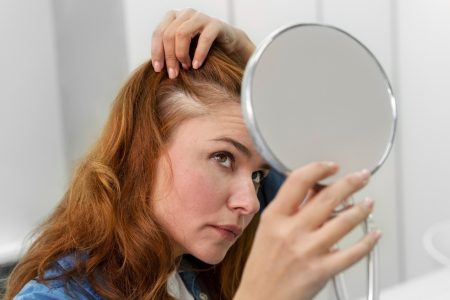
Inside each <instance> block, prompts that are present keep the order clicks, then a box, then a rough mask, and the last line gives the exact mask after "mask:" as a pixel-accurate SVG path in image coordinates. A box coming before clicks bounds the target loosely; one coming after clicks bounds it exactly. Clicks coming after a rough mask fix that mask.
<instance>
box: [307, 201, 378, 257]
mask: <svg viewBox="0 0 450 300" xmlns="http://www.w3.org/2000/svg"><path fill="white" fill-rule="evenodd" d="M372 210H373V200H372V199H370V198H366V199H365V200H364V201H362V202H361V203H358V204H357V205H354V206H352V207H351V208H349V209H347V210H345V211H343V212H342V213H340V214H339V215H338V216H337V217H335V218H333V219H332V220H330V221H328V222H327V223H325V224H324V225H323V226H322V227H321V228H320V229H319V230H317V233H316V235H315V241H316V243H317V245H316V246H315V249H317V251H319V252H321V253H325V252H328V250H329V249H330V248H331V247H332V246H333V245H335V244H336V243H337V242H339V240H341V239H342V238H343V237H344V236H345V235H346V234H347V233H349V232H350V231H352V230H353V229H354V228H355V227H356V226H357V225H359V224H360V223H361V222H363V221H364V220H365V219H367V217H368V216H369V214H370V213H371V212H372Z"/></svg>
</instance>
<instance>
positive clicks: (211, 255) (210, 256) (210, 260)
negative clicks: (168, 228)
mask: <svg viewBox="0 0 450 300" xmlns="http://www.w3.org/2000/svg"><path fill="white" fill-rule="evenodd" d="M227 252H228V249H226V250H221V251H210V252H206V253H205V252H201V253H195V254H192V255H193V256H195V257H196V258H197V259H199V260H201V261H202V262H204V263H206V264H209V265H217V264H219V263H220V262H222V260H223V259H224V258H225V255H226V254H227Z"/></svg>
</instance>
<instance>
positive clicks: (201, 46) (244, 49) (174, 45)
mask: <svg viewBox="0 0 450 300" xmlns="http://www.w3.org/2000/svg"><path fill="white" fill-rule="evenodd" d="M197 35H199V39H198V44H197V48H196V49H195V54H194V57H193V59H192V61H191V58H190V57H189V47H190V44H191V40H192V39H193V38H194V37H195V36H197ZM214 41H216V42H218V43H220V44H222V46H223V47H224V49H225V50H226V51H227V52H228V53H230V54H231V53H238V54H239V55H240V56H241V57H242V58H243V59H244V60H245V61H247V60H248V58H249V57H250V55H251V54H252V53H253V51H254V49H255V45H254V44H253V43H252V41H251V40H250V39H249V38H248V37H247V35H246V34H245V33H244V32H243V31H242V30H240V29H238V28H235V27H233V26H231V25H229V24H227V23H225V22H223V21H221V20H219V19H215V18H212V17H209V16H207V15H205V14H202V13H200V12H197V11H195V10H193V9H184V10H180V11H169V12H168V13H167V14H166V16H165V18H164V19H163V21H162V22H161V23H160V24H159V25H158V26H157V28H156V30H155V31H154V33H153V37H152V48H151V57H152V65H153V68H154V69H155V71H156V72H160V71H161V70H162V69H163V68H164V65H166V67H167V70H168V73H169V77H170V78H176V77H177V76H178V73H179V66H180V63H181V65H182V67H183V68H184V69H189V68H190V67H192V68H194V69H198V68H199V67H200V66H201V65H202V64H203V62H204V60H205V58H206V56H207V55H208V51H209V49H210V48H211V45H212V43H213V42H214Z"/></svg>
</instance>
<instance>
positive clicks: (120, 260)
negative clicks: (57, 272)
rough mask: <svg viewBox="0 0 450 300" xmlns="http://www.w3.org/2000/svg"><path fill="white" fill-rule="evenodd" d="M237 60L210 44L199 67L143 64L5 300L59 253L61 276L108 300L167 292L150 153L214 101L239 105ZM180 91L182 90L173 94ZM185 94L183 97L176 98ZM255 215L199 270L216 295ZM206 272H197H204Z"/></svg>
mask: <svg viewBox="0 0 450 300" xmlns="http://www.w3.org/2000/svg"><path fill="white" fill-rule="evenodd" d="M243 68H244V63H243V62H242V61H241V60H240V59H239V57H234V56H232V55H227V54H225V53H224V52H223V51H222V50H221V49H220V48H219V47H217V46H213V48H212V49H211V50H210V54H209V56H208V58H207V60H206V61H205V63H204V65H203V66H202V68H200V69H199V70H188V71H186V70H181V71H180V75H179V76H178V78H177V79H175V80H171V79H168V76H167V73H166V72H165V71H163V72H161V73H155V72H154V71H153V68H152V66H151V63H150V62H147V63H145V64H143V65H142V66H141V67H140V68H138V69H137V70H136V71H135V73H134V74H132V76H131V77H130V78H129V80H128V81H127V82H126V83H125V85H124V86H123V88H122V89H121V91H120V92H119V94H118V96H117V98H116V100H115V102H114V104H113V107H112V110H111V113H110V116H109V119H108V121H107V123H106V126H105V128H104V129H103V132H102V135H101V136H100V138H99V139H98V141H97V142H96V144H95V145H94V147H93V148H92V149H91V151H90V152H89V153H88V154H87V155H86V157H85V158H84V159H83V160H82V161H81V163H80V164H79V166H78V168H77V169H76V171H75V173H74V175H73V178H72V181H71V183H70V186H69V188H68V190H67V192H66V193H65V195H64V197H63V199H62V201H61V203H60V204H59V206H58V207H57V208H56V210H55V211H54V212H53V213H52V214H51V216H50V217H49V218H48V220H47V221H46V222H45V223H43V225H41V227H40V228H39V230H38V232H37V237H36V239H35V241H34V242H33V244H32V245H31V247H30V248H29V249H28V251H27V252H26V253H25V255H24V256H23V257H22V258H21V260H20V261H19V263H18V264H17V266H16V267H15V269H14V271H13V272H12V274H11V276H10V278H9V281H8V287H7V292H6V299H11V298H12V297H14V295H16V294H17V293H18V292H19V291H20V290H21V288H22V287H23V286H24V285H25V284H26V283H27V282H28V281H30V280H32V279H35V278H37V279H38V280H40V281H42V282H46V279H45V278H44V273H45V271H46V270H48V269H49V268H51V267H52V266H53V264H54V263H55V261H56V260H58V259H59V258H61V257H64V256H66V255H75V256H77V255H78V256H80V254H83V253H85V254H86V253H87V254H88V255H87V258H86V257H84V258H81V257H76V264H75V268H74V269H73V270H72V271H70V272H69V273H66V274H62V276H61V277H60V279H63V280H65V279H67V278H68V276H76V277H82V278H86V279H88V280H89V282H90V284H91V285H92V287H93V288H94V289H95V290H96V291H97V292H98V293H99V294H100V295H102V296H104V297H105V298H108V299H171V297H170V296H169V294H168V292H167V279H168V276H169V274H170V273H171V272H172V271H173V270H174V269H175V268H176V266H177V258H176V257H175V256H174V253H173V249H172V247H171V241H170V237H169V236H167V234H165V233H164V230H163V229H162V228H161V227H160V225H159V224H158V223H157V222H156V221H155V220H156V219H155V218H154V216H153V214H152V211H151V201H152V190H153V186H154V182H155V176H156V175H155V174H156V167H157V161H158V158H159V157H161V155H163V154H164V146H165V145H166V144H167V141H168V139H170V136H171V133H172V132H173V131H174V129H176V127H177V126H179V125H180V124H181V122H183V121H184V120H186V119H187V118H192V117H195V116H197V115H199V114H203V113H207V112H208V108H210V107H212V106H214V105H215V104H217V103H224V102H227V101H228V102H229V101H231V102H238V101H239V94H240V84H241V80H242V72H243ZM180 95H182V96H183V97H180ZM183 99H184V100H183ZM256 223H257V218H254V220H253V221H252V223H251V224H250V225H249V227H248V228H247V229H246V231H245V232H244V234H243V236H242V237H241V238H240V239H239V240H238V241H237V242H236V243H235V245H233V247H231V249H230V250H229V252H228V253H227V255H226V257H225V259H224V260H223V261H222V262H221V263H220V264H219V265H217V266H214V267H213V268H212V269H210V270H209V271H208V272H209V273H208V274H209V275H211V276H210V277H209V278H214V280H213V281H211V282H212V283H211V288H212V290H214V291H216V292H217V296H218V297H219V295H220V297H221V298H222V299H231V298H232V296H233V294H234V292H235V291H236V289H237V287H238V285H239V281H240V277H241V274H242V269H243V267H244V263H245V260H246V257H247V255H248V253H249V250H250V247H251V243H252V240H253V236H254V232H255V231H256ZM205 274H206V273H205Z"/></svg>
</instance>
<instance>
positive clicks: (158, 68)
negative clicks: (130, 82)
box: [152, 61, 161, 72]
mask: <svg viewBox="0 0 450 300" xmlns="http://www.w3.org/2000/svg"><path fill="white" fill-rule="evenodd" d="M152 64H153V70H155V72H161V64H160V63H159V62H157V61H153V62H152Z"/></svg>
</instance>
